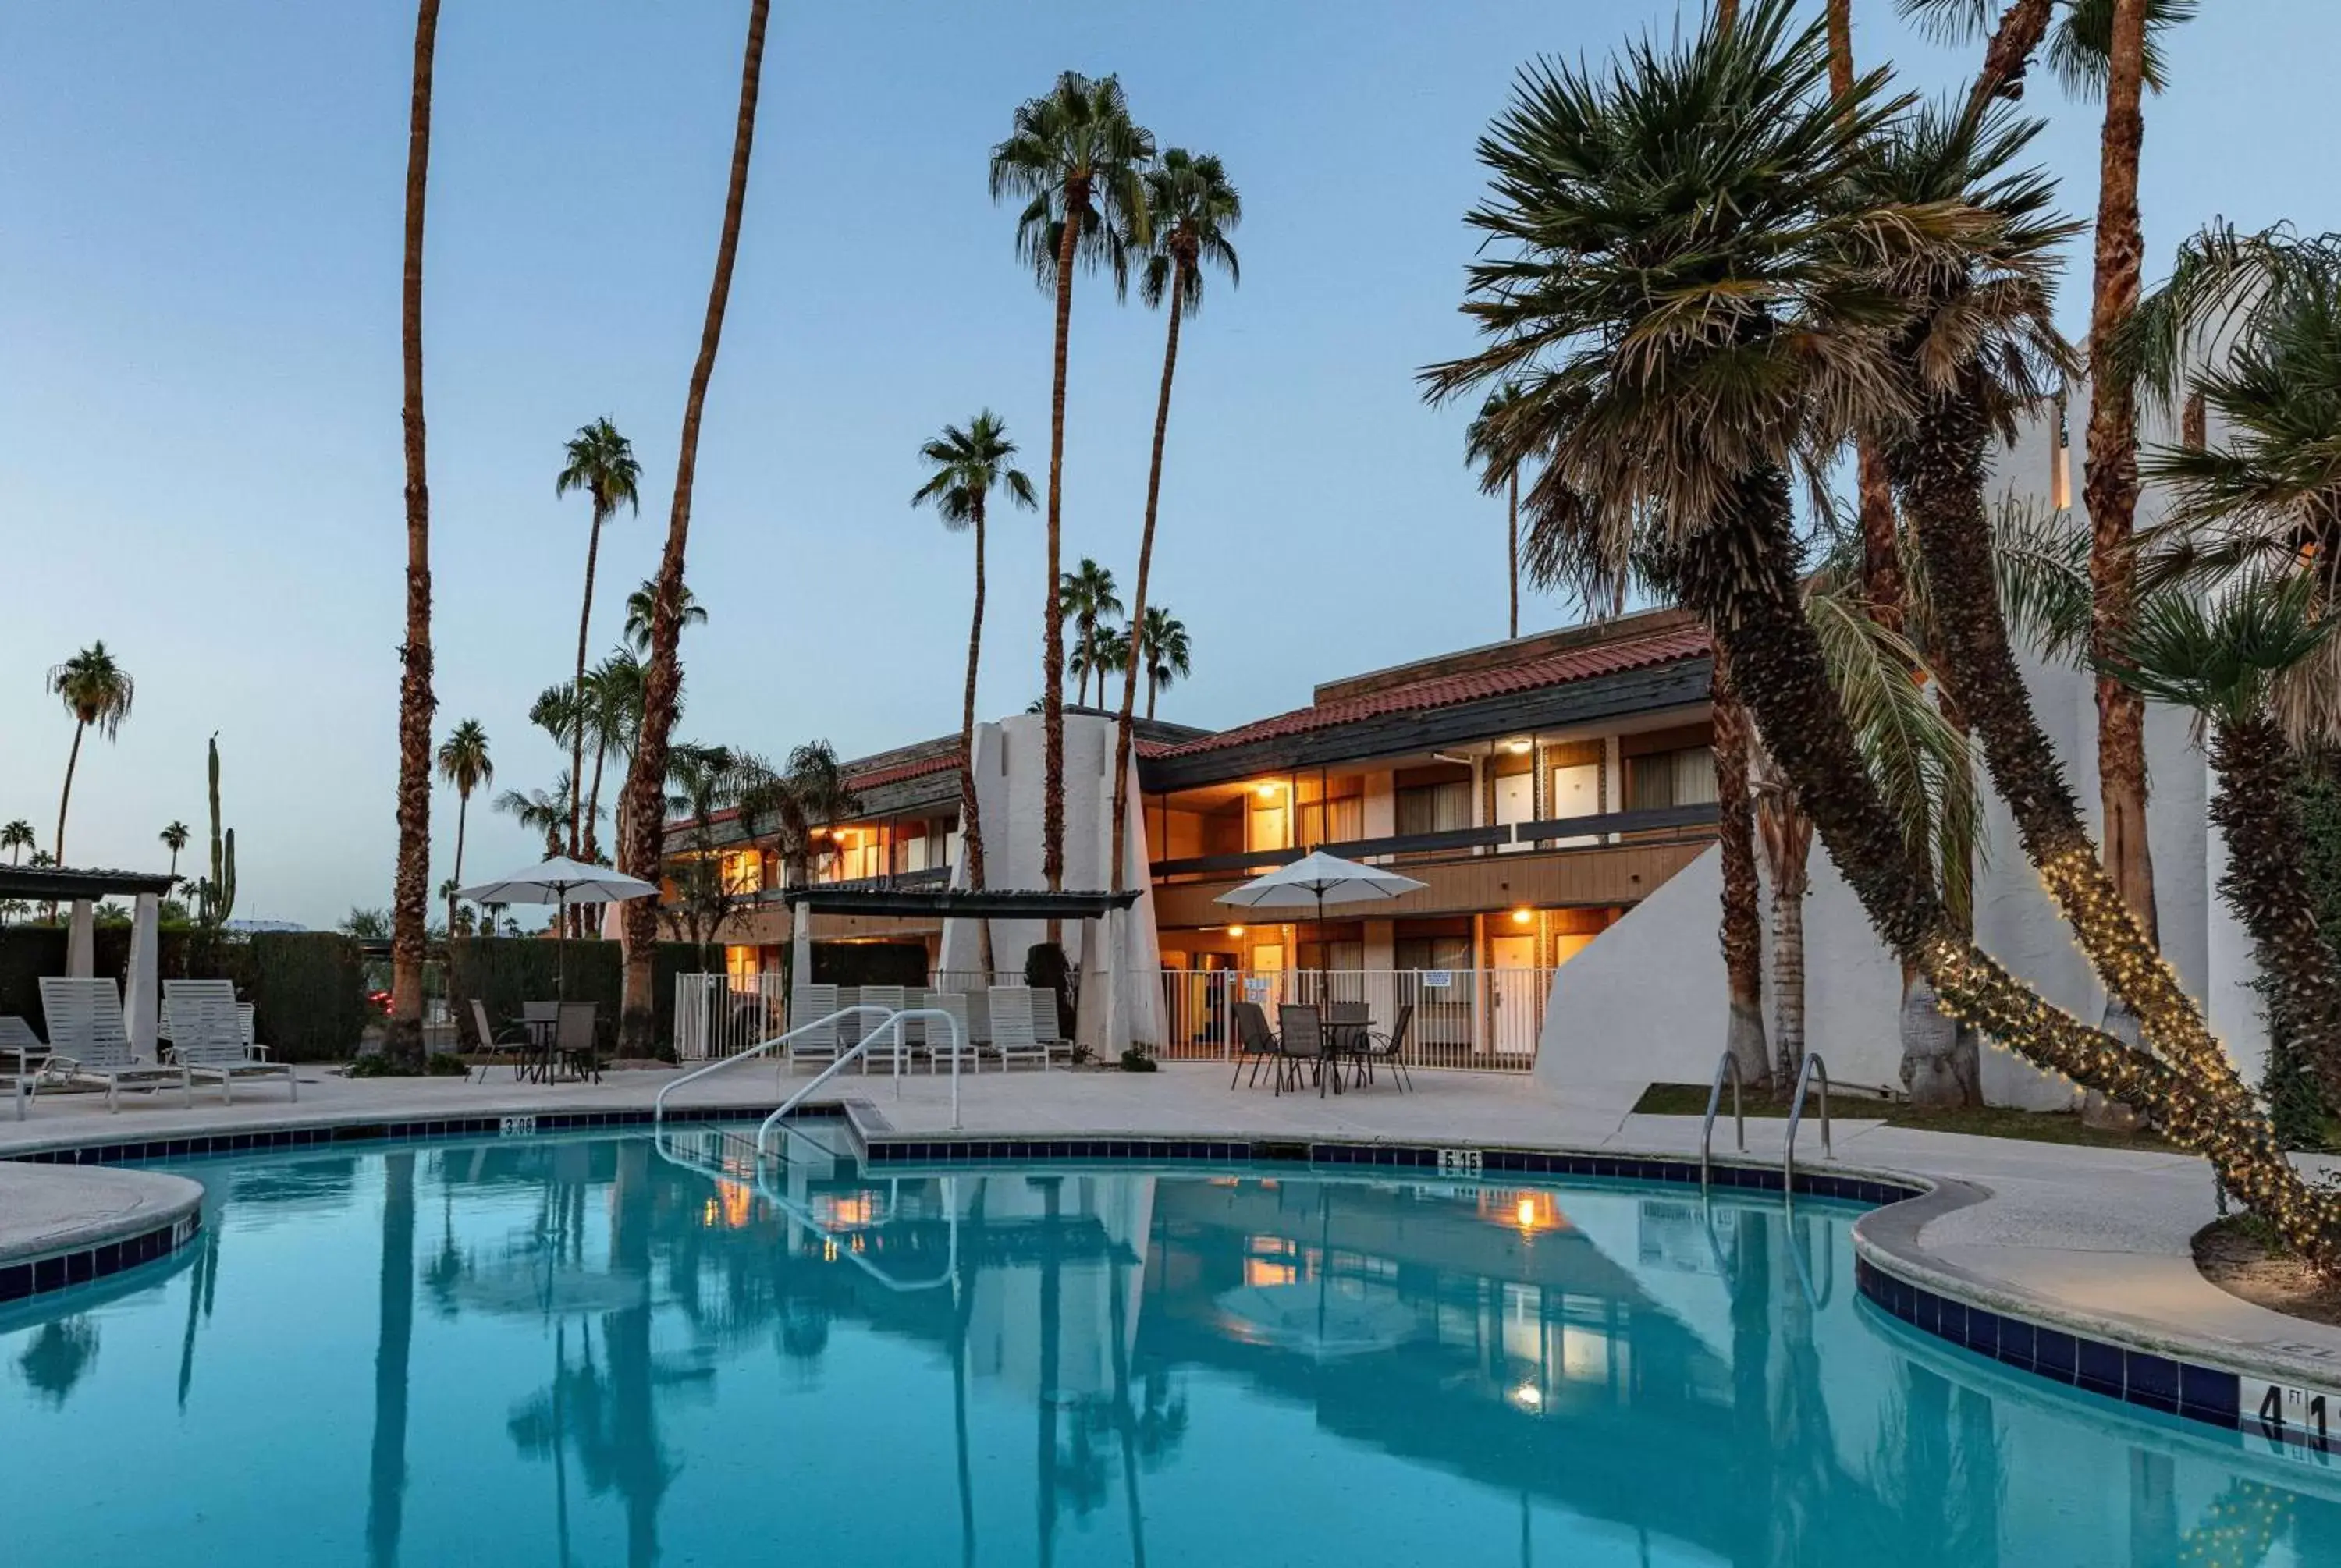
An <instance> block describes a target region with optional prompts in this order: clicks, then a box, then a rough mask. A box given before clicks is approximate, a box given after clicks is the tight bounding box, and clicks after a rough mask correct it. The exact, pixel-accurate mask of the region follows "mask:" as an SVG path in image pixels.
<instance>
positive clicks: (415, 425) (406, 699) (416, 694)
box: [383, 0, 439, 1067]
mask: <svg viewBox="0 0 2341 1568" xmlns="http://www.w3.org/2000/svg"><path fill="white" fill-rule="evenodd" d="M438 37H439V0H416V6H415V16H414V81H413V96H412V100H411V102H410V104H409V105H408V110H407V132H406V234H405V271H404V276H403V283H402V284H401V287H400V293H399V334H398V335H399V355H400V360H401V362H402V365H403V371H404V380H405V387H404V392H403V402H402V403H401V406H400V422H401V424H402V426H403V431H404V436H405V449H406V640H404V641H403V643H401V644H400V646H399V650H398V658H399V667H400V673H399V680H398V866H397V872H396V875H395V876H394V877H393V878H392V882H391V913H392V915H393V917H394V918H395V919H396V921H397V929H396V933H395V935H394V936H393V938H392V941H391V949H390V1023H389V1027H387V1028H386V1029H385V1030H384V1034H383V1049H384V1052H385V1053H386V1054H387V1055H388V1056H389V1057H390V1059H391V1060H392V1061H393V1062H395V1063H398V1064H400V1065H402V1066H405V1067H420V1066H421V1065H422V1063H423V923H424V922H423V899H424V898H426V897H427V896H428V893H429V889H430V885H431V715H432V712H433V710H434V709H435V708H436V707H437V705H438V700H437V699H436V698H435V697H433V695H432V690H431V487H430V481H429V480H428V478H427V465H426V463H425V461H424V457H423V194H424V191H425V188H426V186H427V185H428V184H429V178H430V169H431V68H432V61H433V51H434V50H435V48H436V47H437V45H438Z"/></svg>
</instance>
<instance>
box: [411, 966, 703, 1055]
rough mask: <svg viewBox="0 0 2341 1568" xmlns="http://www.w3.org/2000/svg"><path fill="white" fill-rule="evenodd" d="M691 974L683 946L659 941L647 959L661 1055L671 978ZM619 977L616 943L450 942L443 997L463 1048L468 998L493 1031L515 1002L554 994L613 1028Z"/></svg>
mask: <svg viewBox="0 0 2341 1568" xmlns="http://www.w3.org/2000/svg"><path fill="white" fill-rule="evenodd" d="M698 968H699V949H698V948H696V947H695V946H693V945H692V944H691V943H689V942H661V943H660V944H659V945H658V951H657V952H656V953H655V954H654V955H653V956H652V969H651V996H652V1007H651V1016H652V1020H653V1035H652V1040H653V1042H654V1044H655V1046H656V1048H657V1050H658V1052H659V1054H660V1055H662V1056H672V1054H673V1052H674V978H675V977H676V976H677V975H682V974H690V973H692V972H695V971H696V970H697V969H698ZM625 978H626V977H625V958H624V949H623V947H622V946H621V945H620V944H619V943H616V942H606V941H602V940H599V939H595V940H592V941H580V942H554V941H544V940H542V939H539V938H512V937H458V938H455V939H454V940H453V941H451V942H449V943H448V944H447V994H448V997H449V998H450V1000H451V1002H452V1005H453V1008H454V1012H455V1026H456V1029H457V1031H458V1033H459V1034H460V1035H461V1037H462V1038H463V1044H464V1045H465V1046H466V1047H472V1046H474V1045H475V1044H476V1039H477V1031H476V1030H474V1029H473V1027H472V1007H471V1004H472V1002H473V999H474V998H477V999H478V1000H479V1001H481V1002H482V1003H483V1004H485V1006H486V1007H487V1013H488V1018H489V1020H490V1022H491V1023H493V1024H495V1025H499V1026H500V1025H503V1024H506V1023H510V1022H511V1021H512V1020H513V1019H515V1018H517V1017H520V1016H521V1004H522V1003H523V1002H539V1001H545V1000H549V999H550V998H552V997H555V996H564V997H567V998H568V999H569V1000H570V1001H573V1002H592V1003H593V1004H594V1006H596V1007H599V1008H600V1009H601V1017H603V1019H605V1020H609V1021H611V1022H612V1023H613V1024H614V1022H615V1020H616V1018H617V1017H618V1007H619V1002H620V998H621V997H622V996H623V992H624V989H625ZM563 981H565V982H566V985H565V987H564V986H563Z"/></svg>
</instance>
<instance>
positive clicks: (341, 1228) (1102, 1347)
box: [0, 1129, 2341, 1568]
mask: <svg viewBox="0 0 2341 1568" xmlns="http://www.w3.org/2000/svg"><path fill="white" fill-rule="evenodd" d="M836 1136H842V1129H840V1130H839V1132H838V1134H837V1135H836ZM834 1149H835V1144H834V1141H833V1139H832V1140H830V1141H826V1142H824V1141H821V1140H820V1139H819V1138H818V1137H816V1138H807V1137H804V1136H792V1139H791V1151H790V1152H791V1156H792V1157H791V1159H790V1161H789V1163H788V1165H787V1166H786V1169H785V1175H780V1174H774V1175H773V1176H770V1177H769V1178H768V1179H766V1180H765V1181H762V1182H761V1183H760V1182H758V1181H756V1180H755V1179H753V1177H752V1162H749V1161H747V1160H746V1159H745V1158H744V1156H742V1153H741V1147H740V1145H739V1142H738V1140H737V1138H736V1136H732V1135H727V1134H725V1133H722V1132H720V1131H716V1130H714V1129H702V1130H694V1131H687V1132H685V1133H684V1134H682V1136H679V1137H676V1138H673V1139H671V1140H670V1141H669V1143H667V1144H666V1145H663V1146H662V1145H659V1144H655V1143H653V1141H652V1139H650V1138H649V1137H647V1136H638V1135H626V1136H545V1137H516V1138H507V1139H503V1140H496V1139H487V1140H479V1141H470V1142H443V1143H430V1144H414V1145H408V1146H389V1147H383V1146H369V1147H367V1148H366V1149H365V1150H364V1152H346V1151H344V1150H339V1149H324V1150H318V1151H312V1152H304V1153H296V1154H275V1155H268V1156H250V1157H243V1156H239V1157H234V1158H228V1159H218V1160H207V1161H200V1162H195V1163H191V1164H188V1165H186V1166H182V1167H177V1168H179V1169H180V1170H181V1171H182V1173H183V1174H185V1175H188V1176H194V1177H196V1178H197V1179H199V1180H201V1181H202V1182H204V1184H205V1186H206V1187H207V1189H208V1192H209V1197H208V1199H207V1201H206V1203H205V1229H204V1234H203V1235H202V1236H201V1237H200V1238H199V1239H198V1240H197V1242H196V1243H195V1244H194V1245H192V1246H191V1247H189V1248H188V1249H187V1250H186V1251H185V1252H184V1253H183V1254H182V1255H179V1256H178V1257H176V1258H174V1259H173V1260H171V1261H169V1262H166V1263H163V1264H157V1265H148V1266H146V1267H145V1268H143V1269H141V1270H138V1271H135V1272H134V1273H131V1274H126V1275H118V1276H116V1277H115V1278H113V1279H110V1280H106V1281H103V1282H101V1283H99V1284H97V1285H89V1286H81V1287H76V1288H75V1289H74V1290H71V1291H67V1292H65V1293H62V1294H59V1295H53V1296H45V1297H42V1298H38V1299H36V1300H35V1301H31V1302H26V1303H23V1304H20V1305H17V1306H15V1307H12V1308H9V1309H6V1311H5V1313H0V1456H5V1463H6V1464H8V1466H9V1468H10V1474H11V1476H12V1483H13V1484H11V1486H10V1488H9V1491H8V1495H7V1502H6V1503H5V1504H0V1539H5V1543H6V1548H7V1550H6V1556H7V1560H8V1561H10V1562H12V1563H16V1562H21V1563H89V1564H95V1565H97V1568H110V1565H112V1564H116V1563H138V1564H142V1565H145V1564H154V1563H171V1564H173V1565H174V1568H180V1565H184V1564H190V1563H239V1564H249V1563H264V1564H269V1565H271V1568H291V1565H296V1564H310V1563H318V1564H338V1563H366V1564H373V1565H384V1568H386V1565H388V1564H391V1563H407V1564H417V1565H419V1564H452V1563H491V1562H494V1563H503V1562H513V1563H519V1562H530V1563H534V1562H543V1563H555V1564H567V1563H575V1564H614V1563H626V1564H631V1565H646V1564H649V1563H671V1564H686V1563H703V1564H730V1563H739V1562H743V1561H745V1562H762V1561H772V1560H785V1561H789V1562H794V1563H809V1564H823V1565H834V1564H849V1563H851V1564H859V1563H888V1564H927V1563H1020V1564H1021V1563H1043V1564H1046V1563H1066V1564H1073V1563H1146V1562H1149V1561H1151V1562H1153V1563H1158V1564H1161V1563H1173V1564H1183V1563H1196V1564H1203V1563H1210V1564H1215V1565H1217V1564H1225V1565H1229V1568H1250V1565H1253V1564H1266V1563H1295V1564H1299V1563H1330V1564H1344V1565H1360V1564H1380V1563H1549V1564H1570V1565H1576V1564H1604V1563H1617V1564H1642V1563H1651V1564H1661V1563H1663V1564H1676V1563H1685V1564H1688V1563H1736V1564H1758V1563H1762V1564H1778V1565H1782V1568H1786V1565H1788V1564H1798V1565H1803V1564H1838V1563H1845V1564H1856V1563H1858V1564H1865V1565H1874V1564H1888V1565H1891V1568H1953V1565H1957V1568H1968V1565H1980V1564H2001V1563H2005V1564H2034V1563H2039V1564H2073V1565H2078V1568H2095V1565H2098V1564H2122V1565H2125V1568H2145V1565H2148V1564H2152V1565H2157V1568H2163V1565H2171V1568H2175V1565H2177V1564H2179V1563H2197V1562H2202V1563H2208V1562H2212V1561H2218V1562H2223V1563H2229V1564H2237V1563H2260V1564H2266V1565H2267V1568H2287V1565H2291V1564H2310V1563H2315V1564H2332V1563H2341V1484H2336V1479H2335V1477H2334V1476H2333V1475H2332V1474H2330V1473H2329V1472H2328V1471H2327V1470H2326V1468H2324V1464H2323V1462H2322V1461H2321V1460H2319V1459H2316V1458H2305V1459H2293V1460H2286V1459H2280V1458H2276V1457H2271V1456H2268V1455H2266V1454H2262V1453H2260V1452H2257V1451H2256V1450H2255V1449H2253V1448H2252V1447H2250V1446H2249V1445H2248V1443H2247V1440H2246V1439H2244V1438H2241V1437H2238V1436H2235V1435H2233V1434H2221V1433H2216V1432H2211V1431H2207V1429H2204V1428H2201V1427H2199V1426H2194V1425H2191V1424H2184V1423H2181V1422H2179V1421H2178V1420H2177V1419H2175V1418H2163V1417H2159V1416H2157V1415H2155V1414H2152V1413H2149V1412H2144V1411H2140V1410H2137V1409H2136V1408H2135V1407H2130V1406H2124V1405H2120V1404H2115V1403H2113V1402H2111V1401H2107V1400H2103V1399H2099V1398H2097V1397H2096V1396H2094V1395H2088V1394H2080V1393H2077V1392H2074V1391H2070V1390H2063V1389H2057V1388H2052V1387H2049V1386H2048V1385H2047V1384H2041V1383H2039V1382H2037V1380H2034V1379H2031V1378H2029V1377H2027V1376H2024V1375H2022V1374H2014V1373H2010V1372H2009V1371H2007V1369H2006V1368H2003V1367H2000V1366H1998V1365H1995V1364H1993V1363H1991V1362H1988V1361H1986V1360H1984V1359H1982V1358H1981V1357H1977V1356H1975V1355H1970V1354H1969V1353H1967V1352H1965V1351H1961V1350H1956V1349H1952V1348H1950V1347H1948V1346H1947V1345H1942V1344H1940V1343H1939V1342H1936V1341H1932V1340H1929V1339H1926V1338H1923V1337H1921V1336H1919V1335H1915V1334H1913V1333H1912V1332H1911V1331H1909V1330H1908V1328H1906V1327H1905V1326H1904V1325H1900V1324H1898V1323H1895V1322H1894V1321H1893V1320H1891V1319H1890V1318H1888V1317H1887V1316H1886V1315H1883V1314H1881V1313H1879V1312H1878V1310H1877V1309H1876V1308H1875V1307H1874V1306H1872V1305H1869V1304H1868V1303H1866V1302H1864V1301H1861V1300H1860V1299H1859V1298H1858V1295H1857V1293H1856V1292H1855V1290H1854V1289H1853V1266H1852V1257H1851V1251H1850V1245H1849V1242H1848V1228H1849V1226H1850V1225H1851V1223H1852V1221H1853V1219H1854V1218H1855V1217H1856V1216H1858V1212H1859V1211H1858V1208H1856V1207H1853V1206H1848V1205H1843V1204H1834V1203H1821V1202H1814V1201H1809V1200H1802V1199H1800V1200H1799V1201H1798V1204H1797V1205H1796V1206H1795V1208H1794V1210H1793V1212H1789V1211H1786V1210H1784V1209H1783V1208H1782V1206H1780V1204H1779V1202H1778V1199H1777V1198H1767V1197H1763V1196H1757V1195H1754V1194H1726V1193H1721V1192H1719V1193H1718V1195H1717V1196H1716V1197H1715V1198H1714V1199H1713V1200H1712V1202H1711V1203H1705V1204H1703V1203H1702V1202H1701V1200H1700V1199H1699V1197H1698V1194H1697V1193H1696V1191H1695V1190H1686V1189H1685V1188H1683V1187H1680V1186H1669V1187H1659V1186H1635V1185H1632V1184H1590V1183H1589V1184H1579V1185H1554V1184H1547V1185H1535V1186H1529V1185H1506V1183H1504V1182H1481V1183H1478V1184H1470V1185H1460V1184H1455V1183H1446V1182H1441V1181H1439V1180H1436V1179H1434V1178H1432V1177H1430V1176H1428V1175H1424V1176H1420V1177H1416V1176H1408V1177H1405V1178H1401V1179H1387V1176H1385V1178H1384V1179H1362V1178H1360V1179H1351V1178H1350V1177H1347V1176H1331V1175H1327V1174H1324V1173H1312V1172H1309V1171H1307V1170H1305V1169H1302V1170H1298V1171H1296V1170H1295V1169H1293V1168H1290V1167H1274V1168H1271V1167H1254V1168H1250V1169H1229V1170H1225V1171H1221V1172H1217V1173H1212V1172H1209V1171H1205V1172H1197V1171H1195V1170H1193V1169H1191V1168H1182V1169H1180V1170H1178V1171H1177V1172H1175V1173H1157V1172H1151V1171H1147V1170H1143V1169H1140V1168H1135V1167H1110V1166H1109V1167H1090V1168H1081V1167H1067V1166H1042V1167H1035V1168H1030V1169H1024V1170H1012V1171H1007V1172H1002V1171H1001V1170H1000V1169H999V1168H997V1167H985V1168H983V1169H981V1170H980V1171H971V1172H962V1173H955V1174H933V1173H919V1172H915V1171H913V1172H905V1173H903V1174H899V1175H897V1174H877V1175H872V1174H865V1173H864V1172H863V1171H862V1169H861V1168H860V1167H859V1166H856V1165H855V1163H854V1162H853V1161H852V1158H851V1157H850V1156H845V1155H842V1154H840V1153H836V1152H834ZM669 1156H671V1157H669ZM1506 1182H1509V1178H1506Z"/></svg>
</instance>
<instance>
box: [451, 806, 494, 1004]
mask: <svg viewBox="0 0 2341 1568" xmlns="http://www.w3.org/2000/svg"><path fill="white" fill-rule="evenodd" d="M471 814H472V792H471V791H470V790H469V789H459V790H457V791H456V792H455V874H454V875H453V877H451V878H448V881H449V883H450V884H451V886H450V888H449V889H448V892H447V936H448V938H449V939H450V940H453V938H454V935H455V893H454V889H455V888H460V887H462V886H463V827H464V822H465V819H467V818H469V817H470V816H471ZM481 1043H482V1044H483V1045H484V1044H486V1043H487V1042H485V1041H484V1040H483V1041H482V1042H481Z"/></svg>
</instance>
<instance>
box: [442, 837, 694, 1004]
mask: <svg viewBox="0 0 2341 1568" xmlns="http://www.w3.org/2000/svg"><path fill="white" fill-rule="evenodd" d="M657 891H658V886H657V884H656V883H652V882H645V881H643V879H642V878H640V877H629V876H627V875H625V874H624V873H623V872H622V871H613V870H611V869H610V868H608V867H607V866H588V865H586V864H585V863H584V862H583V860H572V859H569V858H566V857H565V856H555V857H554V858H552V859H550V860H547V861H545V862H544V863H543V865H541V866H531V867H530V868H528V869H527V870H525V871H514V872H513V874H512V875H511V876H509V877H500V878H497V879H496V880H494V881H493V882H481V883H479V884H477V885H475V886H473V887H470V888H456V889H455V896H456V897H457V898H469V899H470V900H471V901H472V902H473V903H474V904H552V905H554V906H556V907H560V908H566V907H567V906H569V905H571V904H615V903H621V902H623V901H624V900H625V899H628V898H649V897H651V896H652V895H653V894H655V893H656V892H657ZM557 924H558V925H559V927H560V931H561V937H560V943H561V952H560V954H559V956H557V957H556V958H554V959H553V966H554V969H555V971H556V972H555V976H554V988H555V990H556V992H557V993H558V994H559V995H560V996H562V997H567V996H568V995H569V963H568V957H569V953H568V948H569V927H568V924H567V922H565V921H559V922H557Z"/></svg>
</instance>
